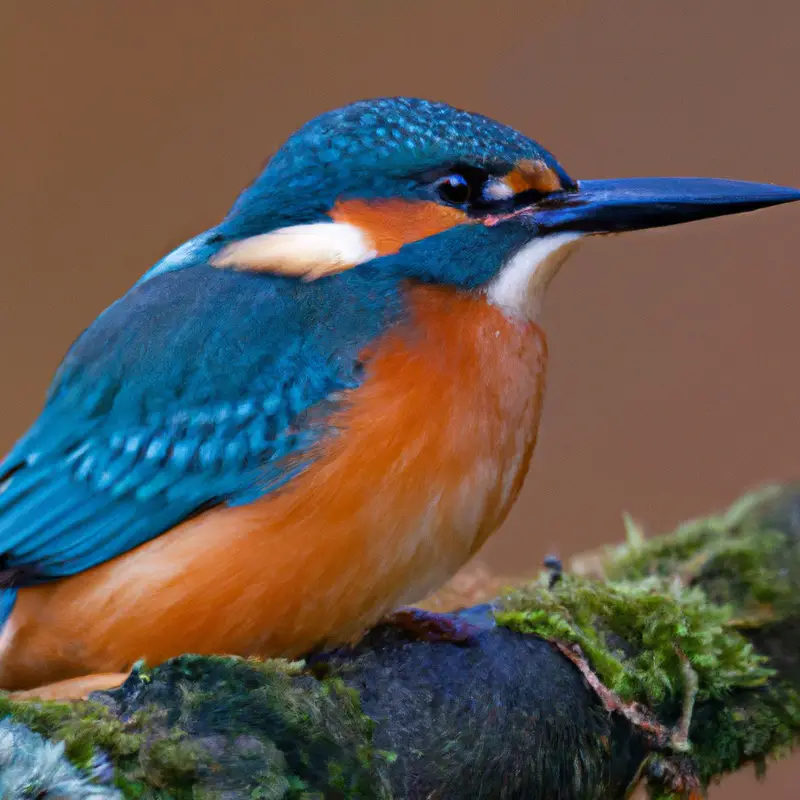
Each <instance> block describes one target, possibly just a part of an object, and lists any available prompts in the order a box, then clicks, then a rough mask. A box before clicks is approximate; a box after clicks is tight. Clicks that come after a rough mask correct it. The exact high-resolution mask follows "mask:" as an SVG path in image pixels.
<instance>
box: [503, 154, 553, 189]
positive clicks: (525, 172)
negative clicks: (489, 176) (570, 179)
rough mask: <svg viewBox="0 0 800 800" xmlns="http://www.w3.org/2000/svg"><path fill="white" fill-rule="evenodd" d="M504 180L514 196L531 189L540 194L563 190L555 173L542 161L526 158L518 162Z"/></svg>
mask: <svg viewBox="0 0 800 800" xmlns="http://www.w3.org/2000/svg"><path fill="white" fill-rule="evenodd" d="M504 180H505V182H506V183H507V184H508V186H509V187H510V188H511V189H512V190H513V192H514V194H519V193H520V192H527V191H530V190H531V189H533V190H534V191H536V192H541V193H542V194H549V193H550V192H558V191H560V190H561V189H563V188H564V187H563V186H562V185H561V179H560V178H559V177H558V175H557V173H556V172H554V171H553V170H552V169H550V167H548V166H547V164H545V163H544V161H537V160H531V159H527V158H525V159H522V160H521V161H518V162H517V163H516V166H515V167H514V169H512V170H511V172H509V173H508V174H507V175H506V176H505V178H504Z"/></svg>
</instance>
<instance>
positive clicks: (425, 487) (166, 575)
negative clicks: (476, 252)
mask: <svg viewBox="0 0 800 800" xmlns="http://www.w3.org/2000/svg"><path fill="white" fill-rule="evenodd" d="M410 301H411V306H412V319H411V321H410V323H409V324H408V325H407V326H404V327H402V328H398V329H396V330H394V331H392V332H391V333H390V334H388V335H387V336H386V337H385V338H384V339H383V340H381V341H380V342H379V343H378V344H377V346H376V348H375V350H374V352H373V353H372V354H371V355H372V358H371V359H370V361H369V362H368V364H369V365H368V370H369V371H368V377H367V380H366V381H365V382H364V384H363V385H362V387H361V388H359V389H358V390H357V391H355V392H353V393H352V395H351V397H350V402H349V403H348V404H347V406H346V407H345V408H344V409H343V410H341V411H339V412H337V414H336V417H335V419H334V423H335V427H336V428H337V429H338V430H339V433H338V434H337V435H334V436H333V437H332V438H331V439H329V440H328V442H327V443H326V445H325V447H324V450H323V451H322V452H321V454H320V458H319V459H318V460H317V462H316V463H315V465H314V466H313V467H312V468H310V469H308V470H307V471H306V472H305V473H304V474H302V475H301V476H300V477H298V478H296V479H295V480H294V481H292V483H291V485H290V486H289V488H288V489H287V490H286V491H284V492H282V493H279V494H276V495H271V496H267V497H265V498H263V499H262V500H259V501H257V502H255V503H253V504H251V505H249V506H245V507H240V508H228V509H222V510H215V511H212V512H209V513H207V514H205V515H203V516H200V517H198V518H195V519H192V520H189V521H187V522H185V523H183V524H182V525H180V526H178V527H177V528H175V529H174V530H172V531H170V532H169V533H167V534H164V535H163V536H161V537H159V538H158V539H155V540H154V541H152V542H149V543H147V544H145V545H143V546H141V547H139V548H137V549H136V550H134V551H132V552H130V553H128V554H126V555H124V556H122V557H120V558H117V559H115V560H113V561H111V562H108V563H106V564H103V565H101V566H99V567H96V568H95V569H93V570H90V571H89V572H86V573H82V574H80V575H77V576H74V577H71V578H68V579H64V580H61V581H58V582H57V583H54V584H50V585H45V586H41V587H35V588H31V589H25V590H23V591H22V592H21V593H20V597H19V600H18V603H17V606H16V608H15V611H14V613H13V615H12V617H11V620H10V621H9V624H8V626H7V629H6V631H4V634H3V641H2V642H0V647H2V648H3V651H2V655H0V686H3V687H5V688H25V687H26V686H34V685H40V684H44V683H48V682H52V681H57V680H63V679H65V678H69V677H72V676H74V675H81V674H86V673H90V672H102V671H112V672H113V671H118V670H122V669H125V668H127V667H128V666H130V664H131V663H132V662H133V661H135V660H136V659H138V658H141V657H144V658H146V659H147V660H148V661H150V662H151V663H156V662H158V661H161V660H163V659H165V658H168V657H170V656H172V655H176V654H179V653H183V652H201V653H210V652H216V653H238V654H243V655H247V654H258V655H270V656H287V657H296V656H299V655H302V654H303V653H305V652H307V651H308V650H309V649H311V648H313V647H316V646H319V645H323V644H332V643H341V642H344V641H347V640H351V639H353V638H355V637H358V636H359V635H360V634H361V632H362V631H363V630H364V629H365V628H366V627H368V626H369V625H371V624H373V623H375V622H376V621H377V620H378V619H379V618H380V617H381V616H382V615H383V614H385V613H386V612H388V611H390V610H391V609H392V608H394V607H396V606H397V605H399V604H402V603H406V602H413V601H415V600H420V599H421V598H422V597H424V596H425V595H426V594H427V593H428V592H429V591H431V590H432V589H434V588H436V587H438V586H439V585H440V584H441V583H443V582H444V581H445V580H446V579H448V578H449V577H450V576H451V575H452V574H453V573H454V572H455V571H456V570H457V569H458V568H459V567H460V566H461V565H462V564H463V563H464V562H465V561H466V560H467V559H468V558H469V557H470V555H471V554H472V553H473V552H474V551H475V550H476V549H477V548H478V547H479V546H480V545H481V544H482V543H483V541H484V540H485V539H486V537H487V536H489V535H490V534H491V533H492V532H493V531H494V530H495V529H496V528H497V527H498V526H499V524H500V523H501V522H502V520H503V519H504V517H505V515H506V514H507V512H508V510H509V509H510V507H511V505H512V503H513V501H514V499H515V498H516V495H517V493H518V491H519V489H520V487H521V484H522V481H523V478H524V476H525V472H526V470H527V467H528V463H529V459H530V455H531V452H532V449H533V446H534V443H535V439H536V430H537V426H538V422H539V414H540V410H541V401H542V393H543V390H544V372H545V366H546V361H547V351H546V344H545V339H544V335H543V333H542V332H541V330H540V329H539V328H538V327H536V326H535V325H533V324H531V323H524V322H518V321H512V320H509V319H507V318H506V317H505V316H504V315H503V314H502V313H501V312H500V311H499V310H498V309H496V308H494V307H491V306H489V305H488V304H487V303H486V302H485V300H484V299H483V298H481V297H478V296H472V295H465V294H461V293H456V292H454V291H451V290H447V289H441V288H430V287H415V288H413V289H411V290H410Z"/></svg>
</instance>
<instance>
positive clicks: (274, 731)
mask: <svg viewBox="0 0 800 800" xmlns="http://www.w3.org/2000/svg"><path fill="white" fill-rule="evenodd" d="M103 700H104V702H97V701H95V702H81V703H71V704H65V703H55V702H31V701H25V702H20V701H13V700H10V699H9V698H8V697H0V716H8V717H11V718H12V719H14V720H15V721H18V722H21V723H24V724H25V725H26V726H28V727H29V728H30V729H31V730H34V731H36V732H38V733H41V734H42V735H45V736H47V737H48V738H50V739H52V740H55V741H59V742H63V744H64V749H65V753H66V755H67V756H68V758H69V759H70V761H71V762H72V763H73V764H75V765H76V766H77V767H79V768H81V769H83V770H84V771H86V772H88V771H89V770H90V769H91V765H92V764H93V763H94V761H95V759H96V758H97V756H98V754H103V755H104V756H105V757H107V758H108V759H109V760H110V761H111V763H112V764H113V767H114V782H115V785H116V786H117V787H118V788H119V789H120V790H121V791H122V794H123V795H124V796H125V797H130V798H140V797H141V798H144V797H147V798H158V797H164V798H167V797H169V798H174V800H183V798H190V797H191V798H198V797H209V798H210V797H218V796H221V795H222V794H223V793H226V792H233V793H234V794H235V796H237V797H238V796H243V797H252V798H264V799H265V800H266V798H276V800H277V799H278V798H286V799H287V800H288V799H289V798H298V799H299V798H308V799H309V800H310V799H311V798H315V797H319V798H322V797H328V796H335V797H340V798H359V797H375V798H381V797H386V798H388V797H389V796H390V794H389V790H388V786H387V784H386V782H385V780H384V779H383V777H382V774H381V771H380V765H381V764H382V763H384V761H385V759H386V758H387V757H388V756H387V755H386V754H383V753H381V752H379V751H377V750H375V749H374V748H373V747H372V744H371V742H372V733H373V730H372V728H373V723H372V721H371V720H370V719H369V718H368V717H366V716H365V715H364V714H363V713H362V712H361V708H360V702H359V698H358V694H357V692H355V691H354V690H353V689H351V688H349V687H347V686H345V684H344V683H343V682H342V681H341V679H339V678H337V677H335V676H334V677H328V678H326V679H324V680H321V681H319V680H317V679H316V678H313V677H311V676H310V675H308V676H307V675H304V674H303V673H301V671H300V668H299V666H298V665H295V664H289V663H287V662H282V661H266V662H261V661H255V660H245V659H238V658H222V657H198V656H183V657H181V658H178V659H174V660H173V661H170V662H167V663H166V664H164V665H163V666H161V667H157V668H155V669H153V670H152V671H145V670H142V669H140V670H137V671H136V672H135V673H134V674H133V675H132V676H131V677H130V678H129V679H128V681H126V683H125V684H124V685H123V687H121V688H120V689H118V690H115V691H113V692H109V693H107V694H105V695H104V696H103ZM131 709H137V710H135V711H133V712H132V713H129V712H131Z"/></svg>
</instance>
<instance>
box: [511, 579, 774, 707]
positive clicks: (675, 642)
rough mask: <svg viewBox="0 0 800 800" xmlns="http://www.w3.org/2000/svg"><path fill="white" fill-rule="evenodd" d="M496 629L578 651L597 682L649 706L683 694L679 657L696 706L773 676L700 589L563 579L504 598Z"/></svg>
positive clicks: (723, 611)
mask: <svg viewBox="0 0 800 800" xmlns="http://www.w3.org/2000/svg"><path fill="white" fill-rule="evenodd" d="M503 609H504V610H503V611H502V612H498V614H497V620H498V622H499V623H500V624H502V625H506V626H508V627H511V628H513V629H515V630H518V631H521V632H523V633H534V634H536V635H538V636H541V637H543V638H545V639H550V640H558V641H563V642H570V643H575V644H578V645H580V647H581V648H582V650H583V651H584V653H585V655H586V657H587V658H588V659H589V662H590V663H591V665H592V668H593V669H594V670H595V671H596V672H597V674H598V676H599V677H600V679H601V680H602V681H603V683H604V684H605V685H606V686H607V687H608V688H610V689H611V690H612V691H614V692H616V693H617V694H618V695H620V697H622V698H623V699H624V700H627V701H632V700H637V701H639V702H644V703H647V704H648V705H650V706H654V705H657V704H659V703H663V702H664V701H665V700H667V699H669V698H670V697H676V696H678V695H679V694H680V692H681V691H682V690H683V671H682V667H681V655H680V654H681V653H682V654H684V655H685V656H686V658H687V659H688V661H689V663H690V664H691V666H692V668H693V670H694V672H695V673H696V674H697V677H698V679H699V685H698V692H697V698H698V700H703V699H707V698H709V697H719V696H721V695H722V694H724V693H725V692H729V691H731V690H732V689H735V688H738V687H752V686H757V685H760V684H763V683H765V682H766V680H767V679H768V678H769V677H770V676H771V675H772V674H773V672H772V671H771V670H770V669H768V668H767V667H766V665H765V661H766V659H764V658H763V657H762V656H759V655H758V654H757V653H756V652H755V651H754V649H753V647H752V645H751V644H750V643H749V642H748V641H747V640H746V639H744V638H743V637H742V636H741V635H740V634H739V633H738V632H737V631H735V630H734V629H733V628H731V627H730V626H729V625H728V622H729V618H730V612H729V611H728V610H727V609H725V608H720V607H717V606H715V605H712V604H711V603H709V602H708V600H707V598H706V597H705V595H704V594H703V593H702V592H700V591H699V590H691V589H684V588H679V587H677V586H669V585H668V584H666V583H665V582H664V581H659V580H657V579H649V580H646V581H643V582H640V583H625V582H616V583H599V582H596V581H592V580H589V579H585V578H579V577H571V576H565V577H564V578H563V579H562V580H561V581H559V582H558V583H557V584H556V585H555V586H554V587H553V588H552V589H551V588H548V586H547V585H546V584H545V583H544V582H542V583H540V584H535V585H533V586H531V587H529V588H527V589H525V590H523V591H520V592H516V593H514V594H511V595H509V596H508V597H506V598H505V599H504V603H503Z"/></svg>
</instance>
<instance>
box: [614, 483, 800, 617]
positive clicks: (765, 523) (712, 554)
mask: <svg viewBox="0 0 800 800" xmlns="http://www.w3.org/2000/svg"><path fill="white" fill-rule="evenodd" d="M792 496H793V495H792ZM786 497H787V493H786V492H785V490H782V489H780V488H777V487H768V488H766V489H761V490H759V491H756V492H752V493H750V494H748V495H745V496H744V497H743V498H742V499H741V500H738V501H737V502H736V503H734V504H733V505H732V506H731V507H730V508H729V509H727V510H726V511H724V512H723V513H721V514H715V515H712V516H709V517H704V518H700V519H696V520H692V521H691V522H687V523H685V524H683V525H681V526H680V527H679V528H677V529H676V530H675V531H673V532H671V533H669V534H667V535H664V536H656V537H653V538H650V539H646V538H645V537H644V535H643V532H642V531H641V529H639V528H638V527H637V526H635V525H634V524H633V523H632V522H631V521H630V520H628V521H627V523H626V527H627V530H628V541H627V543H626V544H624V545H620V546H618V547H612V548H608V549H607V551H606V557H605V559H604V561H603V572H604V575H605V576H606V577H607V578H609V579H610V580H616V581H619V580H626V581H636V580H640V579H643V578H646V577H649V576H659V577H668V576H678V577H680V578H681V580H682V581H683V582H684V583H686V584H697V585H702V587H703V590H704V591H705V593H706V595H707V596H708V598H709V599H710V600H712V601H713V602H714V603H716V604H718V605H723V604H727V605H730V606H732V607H733V609H734V614H735V616H736V618H737V619H738V620H739V621H740V623H741V624H742V625H749V624H760V623H763V622H764V621H765V620H767V619H776V618H783V617H786V616H789V615H792V614H796V613H800V597H798V594H797V592H796V591H795V589H796V587H797V585H798V581H800V547H798V546H797V542H796V541H795V540H794V538H793V537H792V535H791V534H790V533H788V532H787V530H786V528H787V526H786V525H785V524H783V525H781V524H778V522H777V519H780V517H781V516H782V514H781V512H780V507H781V504H782V502H783V501H784V500H785V499H786Z"/></svg>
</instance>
